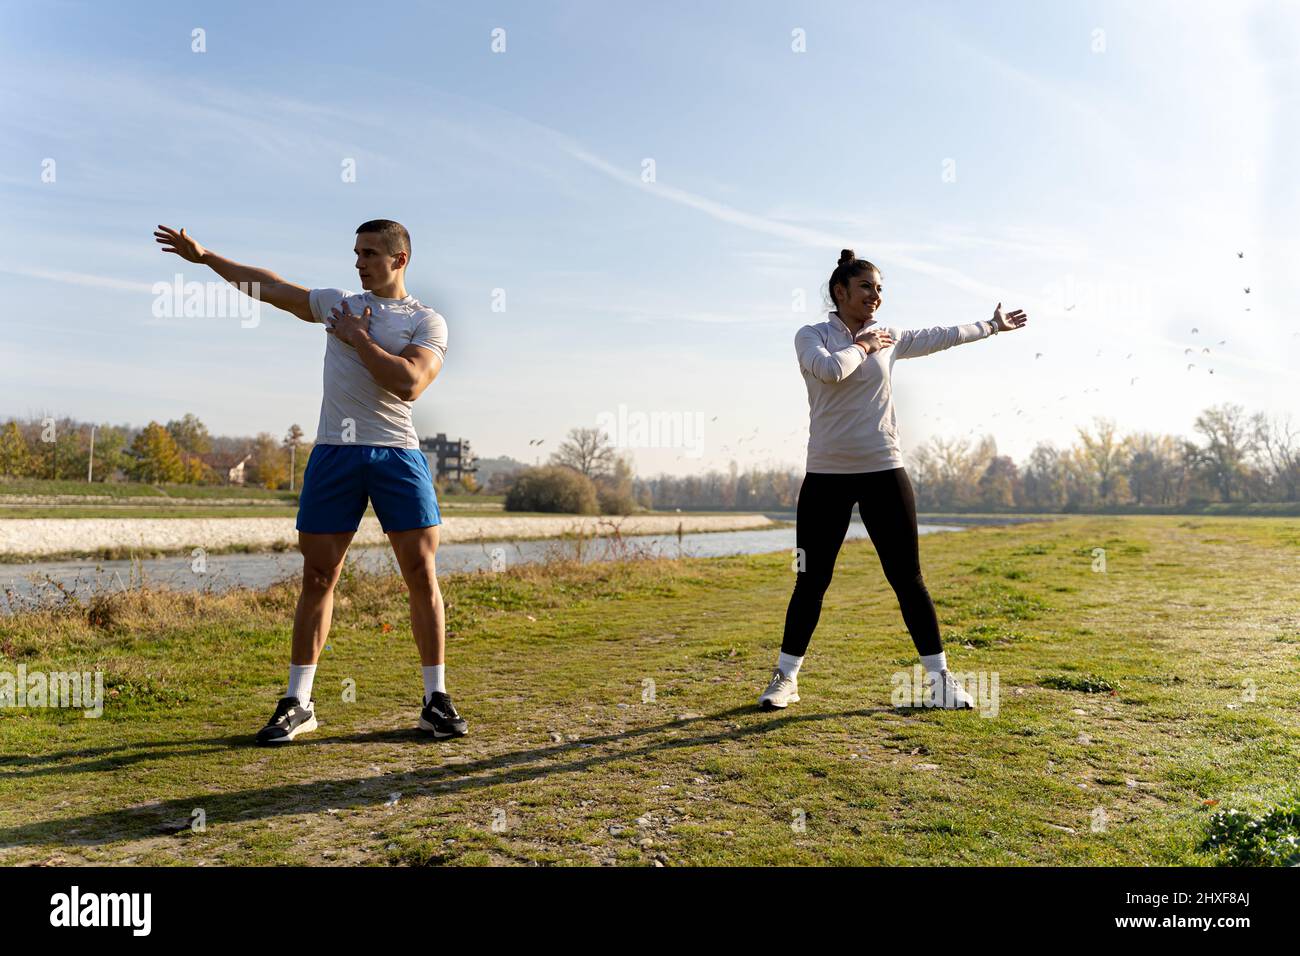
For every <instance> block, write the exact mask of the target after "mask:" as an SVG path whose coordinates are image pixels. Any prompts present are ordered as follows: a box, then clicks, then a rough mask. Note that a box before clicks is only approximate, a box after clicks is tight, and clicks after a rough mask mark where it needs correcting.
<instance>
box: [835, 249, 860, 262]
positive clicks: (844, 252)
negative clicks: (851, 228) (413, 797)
mask: <svg viewBox="0 0 1300 956" xmlns="http://www.w3.org/2000/svg"><path fill="white" fill-rule="evenodd" d="M855 259H857V256H856V255H855V254H854V252H853V250H852V249H841V250H840V262H839V264H840V265H844V264H845V263H849V262H853V261H854V260H855Z"/></svg>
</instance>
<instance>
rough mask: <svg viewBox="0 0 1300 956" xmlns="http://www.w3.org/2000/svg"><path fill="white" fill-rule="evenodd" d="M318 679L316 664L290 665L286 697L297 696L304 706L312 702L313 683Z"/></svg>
mask: <svg viewBox="0 0 1300 956" xmlns="http://www.w3.org/2000/svg"><path fill="white" fill-rule="evenodd" d="M315 680H316V665H315V664H290V665H289V691H288V693H286V694H285V695H284V696H285V697H297V698H298V703H300V704H302V705H303V706H304V707H306V706H307V704H309V703H310V702H311V685H312V683H313V682H314V681H315Z"/></svg>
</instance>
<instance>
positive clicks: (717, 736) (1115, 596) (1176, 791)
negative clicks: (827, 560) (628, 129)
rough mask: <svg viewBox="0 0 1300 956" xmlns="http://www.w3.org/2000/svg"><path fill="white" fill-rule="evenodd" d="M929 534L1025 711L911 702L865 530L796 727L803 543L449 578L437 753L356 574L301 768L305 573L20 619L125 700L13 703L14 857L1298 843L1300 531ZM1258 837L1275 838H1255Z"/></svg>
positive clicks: (933, 587) (928, 544) (1064, 523)
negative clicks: (777, 661)
mask: <svg viewBox="0 0 1300 956" xmlns="http://www.w3.org/2000/svg"><path fill="white" fill-rule="evenodd" d="M1094 547H1104V548H1106V549H1107V570H1106V572H1105V573H1094V572H1093V571H1092V570H1091V568H1092V560H1093V559H1092V557H1091V552H1092V549H1093V548H1094ZM921 548H922V564H923V568H924V569H925V574H926V581H927V583H928V586H929V588H930V591H931V593H932V594H933V596H934V598H935V602H936V606H937V609H938V612H939V615H940V619H941V622H942V624H943V629H944V633H945V636H946V640H947V642H948V651H949V657H950V664H951V666H952V667H953V669H954V670H958V671H967V672H970V671H979V672H985V673H987V674H990V675H992V674H996V675H997V677H998V680H999V685H998V686H999V691H1000V697H999V708H998V712H997V714H996V716H989V717H984V716H981V715H980V714H979V713H972V712H959V713H951V712H942V713H941V712H929V711H899V710H895V709H893V708H892V707H891V706H890V694H891V676H892V675H894V674H895V673H897V672H900V671H905V670H909V669H910V668H911V667H912V666H913V665H914V664H915V663H916V662H917V659H916V657H915V654H914V653H913V652H912V649H911V644H910V641H909V640H908V637H907V633H906V630H905V628H904V626H903V623H902V620H901V618H900V615H899V612H898V607H897V603H896V601H895V599H894V597H893V595H892V593H891V592H890V590H889V588H888V586H887V585H886V584H885V582H884V579H883V576H882V574H881V572H880V566H879V562H878V559H877V557H876V555H875V554H874V552H873V550H872V548H871V546H870V544H869V543H866V542H852V543H849V544H846V545H845V547H844V549H843V551H842V553H841V556H840V561H839V565H838V568H837V571H836V576H835V581H834V583H833V584H832V586H831V590H830V592H829V593H828V595H827V598H826V602H825V607H824V610H823V614H822V618H821V623H820V626H819V628H818V631H817V634H816V635H815V637H814V640H813V645H812V648H811V652H810V654H809V656H808V659H807V662H806V663H805V665H804V670H803V673H802V674H801V675H800V685H801V686H800V692H801V695H802V697H803V700H802V701H801V702H800V703H798V704H796V705H793V706H792V707H791V708H790V709H789V710H788V711H785V712H783V713H779V714H763V713H759V712H757V711H755V710H754V708H753V704H754V700H755V698H756V696H757V693H758V691H759V689H760V688H761V686H762V685H763V683H764V681H765V678H766V677H767V674H768V672H769V670H770V668H771V665H772V662H773V660H774V658H775V654H776V649H777V645H778V644H779V641H780V633H781V623H782V620H783V618H784V614H785V607H786V602H787V600H788V598H789V593H790V587H791V584H792V581H791V574H790V558H789V555H787V554H774V555H764V556H753V557H739V558H727V559H716V560H687V561H681V562H674V561H654V562H642V563H638V562H632V563H626V564H614V565H593V566H586V567H582V566H576V565H572V564H556V565H553V566H546V567H521V568H515V569H512V570H510V571H507V572H505V573H502V574H495V575H494V574H490V573H479V574H469V575H455V576H449V577H448V578H446V579H444V581H443V588H444V593H445V597H446V600H447V603H448V620H449V627H450V636H449V683H450V689H451V691H452V693H453V694H454V695H455V697H456V701H457V704H458V706H459V707H460V709H461V710H462V713H463V714H464V715H465V716H466V718H467V719H468V720H469V722H470V726H471V735H470V736H469V737H467V738H465V739H463V740H459V741H454V742H449V743H442V744H439V743H435V742H433V741H430V740H426V739H423V738H421V737H420V736H418V735H417V734H416V733H415V731H414V730H413V726H414V722H415V718H416V708H417V700H418V697H419V694H420V683H419V671H418V669H417V664H416V658H415V653H414V648H413V646H412V644H411V639H410V634H409V629H408V624H407V612H406V601H405V594H404V591H403V588H402V586H401V583H400V581H398V580H396V579H392V578H385V577H368V576H361V575H355V574H351V573H349V574H347V575H346V576H345V578H344V580H343V582H342V583H341V584H340V589H339V598H338V601H337V607H336V612H335V628H334V631H333V633H332V635H331V640H330V645H329V649H328V650H327V651H326V652H325V654H324V656H323V658H322V661H321V666H320V670H319V672H318V676H317V679H316V697H317V707H318V712H319V714H320V719H321V722H322V724H321V728H320V730H319V731H317V732H316V733H315V734H312V735H310V736H308V737H306V738H304V740H303V741H302V742H301V743H299V744H295V745H293V746H291V747H289V748H286V749H282V750H264V749H257V748H254V747H252V746H250V745H249V738H250V736H251V734H252V733H253V732H254V731H256V730H257V728H258V727H260V726H261V725H262V723H263V722H264V721H265V719H266V717H267V715H268V714H269V713H270V712H271V710H272V708H273V707H274V704H275V700H276V698H277V697H278V696H279V695H280V694H281V693H282V692H283V681H284V677H285V664H286V658H287V650H288V635H289V628H290V619H291V615H292V610H293V605H294V600H295V593H294V591H293V589H292V587H291V586H280V587H276V588H273V589H271V590H269V591H264V592H260V593H259V592H237V593H231V594H227V595H195V594H167V593H161V592H143V593H141V592H127V593H118V594H116V595H112V596H107V597H104V598H102V599H101V600H99V601H98V602H97V603H96V604H95V606H93V607H92V608H90V609H89V610H86V609H77V608H62V609H60V608H53V609H49V610H45V611H40V612H31V613H24V614H22V615H18V616H15V617H11V618H7V619H0V655H3V656H2V657H0V671H10V672H12V671H13V670H14V669H15V668H16V667H17V665H18V664H19V663H22V664H25V665H26V667H27V669H28V671H36V670H73V669H76V670H82V669H95V668H100V669H102V670H103V671H104V672H105V680H106V686H109V687H111V688H113V689H115V690H116V691H117V695H116V696H111V695H110V696H109V698H108V700H107V702H106V705H105V712H104V715H103V716H102V717H101V718H99V719H97V720H88V719H84V718H82V717H81V716H79V714H75V713H69V712H67V711H61V710H42V709H27V710H22V711H19V710H13V709H7V710H0V741H2V743H0V752H2V753H3V756H0V863H5V864H15V863H34V862H47V861H54V862H66V863H71V864H78V863H137V864H162V865H169V864H180V865H192V864H196V863H200V862H205V863H213V864H272V863H276V864H278V863H285V864H307V865H327V864H376V865H386V864H405V865H425V864H439V865H475V864H534V863H535V864H544V865H559V864H593V863H602V864H603V863H610V864H630V865H649V864H653V863H654V862H661V863H665V864H667V865H679V864H714V863H717V864H819V863H832V864H886V865H918V864H974V863H983V864H993V865H998V864H1010V865H1038V864H1058V865H1112V864H1127V865H1155V866H1165V865H1181V864H1187V865H1216V864H1232V863H1255V862H1278V861H1279V860H1281V859H1283V858H1284V857H1285V852H1284V851H1285V850H1286V848H1287V847H1288V846H1289V844H1288V843H1287V842H1286V840H1287V837H1288V836H1289V835H1291V834H1293V833H1294V821H1295V814H1294V809H1293V808H1294V804H1292V803H1288V801H1290V800H1294V796H1295V794H1294V789H1293V788H1294V781H1295V780H1296V779H1297V776H1298V775H1300V774H1298V771H1300V757H1298V756H1297V755H1298V754H1300V746H1298V745H1300V668H1297V663H1298V659H1300V646H1298V645H1297V643H1296V641H1297V639H1300V594H1298V593H1297V590H1296V588H1295V585H1294V582H1295V581H1296V579H1297V571H1298V570H1300V567H1298V565H1300V522H1297V521H1296V520H1295V519H1274V518H1262V519H1257V518H1197V519H1195V520H1192V521H1189V520H1187V519H1185V518H1179V517H1147V516H1142V517H1131V516H1088V517H1079V516H1076V517H1069V518H1065V519H1062V520H1058V521H1052V522H1044V523H1042V524H1028V525H1018V526H1009V527H975V528H972V529H970V530H967V531H962V532H959V533H953V534H941V535H931V536H926V537H924V538H922V539H921ZM977 568H982V570H976V569H977ZM1011 569H1014V570H1018V571H1020V572H1021V573H1020V574H1019V575H1017V576H1015V577H1008V576H1007V575H1006V574H1005V573H1003V572H1005V571H1006V570H1011ZM1099 680H1100V681H1102V682H1104V683H1105V684H1106V685H1108V687H1109V689H1102V688H1101V685H1100V684H1099V683H1098V681H1099ZM345 681H354V682H355V687H356V695H355V702H351V703H349V702H345V701H344V700H343V699H342V694H343V688H344V682H345ZM652 686H653V691H654V693H653V695H651V694H650V693H649V691H650V688H651V687H652ZM1090 690H1095V691H1097V692H1089V691H1090ZM394 794H396V795H397V797H396V799H395V800H394V798H393V795H394ZM195 810H201V811H202V812H203V814H204V816H205V819H206V829H204V830H203V831H201V832H196V831H195V830H193V829H191V828H190V826H189V824H190V821H191V820H192V819H193V817H194V811H195ZM1229 810H1233V811H1238V813H1237V814H1236V815H1233V816H1231V817H1216V814H1218V813H1219V812H1220V811H1229ZM1248 818H1254V819H1256V820H1257V821H1260V822H1259V824H1258V826H1262V827H1265V828H1266V829H1267V835H1266V837H1265V838H1264V839H1263V841H1262V842H1261V841H1259V840H1255V839H1254V838H1253V837H1251V836H1250V832H1251V830H1250V828H1244V829H1243V827H1241V826H1237V825H1236V824H1232V823H1231V821H1233V820H1245V819H1248ZM1242 834H1244V836H1243V835H1242ZM1234 848H1236V849H1234Z"/></svg>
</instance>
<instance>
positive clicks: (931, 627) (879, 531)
mask: <svg viewBox="0 0 1300 956" xmlns="http://www.w3.org/2000/svg"><path fill="white" fill-rule="evenodd" d="M859 488H860V491H861V497H860V498H859V499H858V513H859V514H861V515H862V522H863V524H865V525H866V526H867V534H868V535H869V536H870V537H871V543H872V544H873V545H875V548H876V554H878V555H879V556H880V565H881V567H882V568H883V569H884V571H885V578H886V580H888V581H889V584H890V587H892V588H893V589H894V594H896V595H897V596H898V606H899V608H900V609H901V610H902V612H903V623H905V624H906V625H907V631H908V633H909V634H911V635H912V643H914V644H915V645H916V650H917V653H919V654H920V655H921V656H922V657H928V656H931V655H935V654H939V653H941V652H942V651H943V641H942V640H940V637H939V616H938V614H937V613H935V610H934V601H932V600H931V599H930V592H929V590H928V589H927V588H926V586H925V580H924V579H923V578H922V577H921V552H920V546H919V543H918V536H917V531H916V496H915V494H914V493H913V491H912V482H911V481H910V480H908V477H907V472H906V471H905V470H904V469H902V468H895V469H893V470H892V471H874V472H871V473H870V474H867V475H863V476H862V482H861V484H860V485H859Z"/></svg>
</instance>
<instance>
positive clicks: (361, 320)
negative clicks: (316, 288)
mask: <svg viewBox="0 0 1300 956" xmlns="http://www.w3.org/2000/svg"><path fill="white" fill-rule="evenodd" d="M342 304H343V309H342V311H340V310H339V309H338V308H337V307H336V308H333V309H330V315H332V316H333V317H334V324H333V325H331V326H330V327H329V328H327V329H326V330H325V331H326V332H328V333H329V334H330V335H334V336H337V337H338V338H340V339H342V340H343V341H344V342H345V343H346V344H348V345H350V346H352V347H353V348H356V347H357V346H358V345H360V344H361V343H362V342H363V341H365V340H366V339H368V338H369V337H370V306H366V308H365V311H364V312H362V313H361V314H360V315H353V314H352V310H351V309H349V308H348V300H347V299H344V300H343V303H342Z"/></svg>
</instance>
